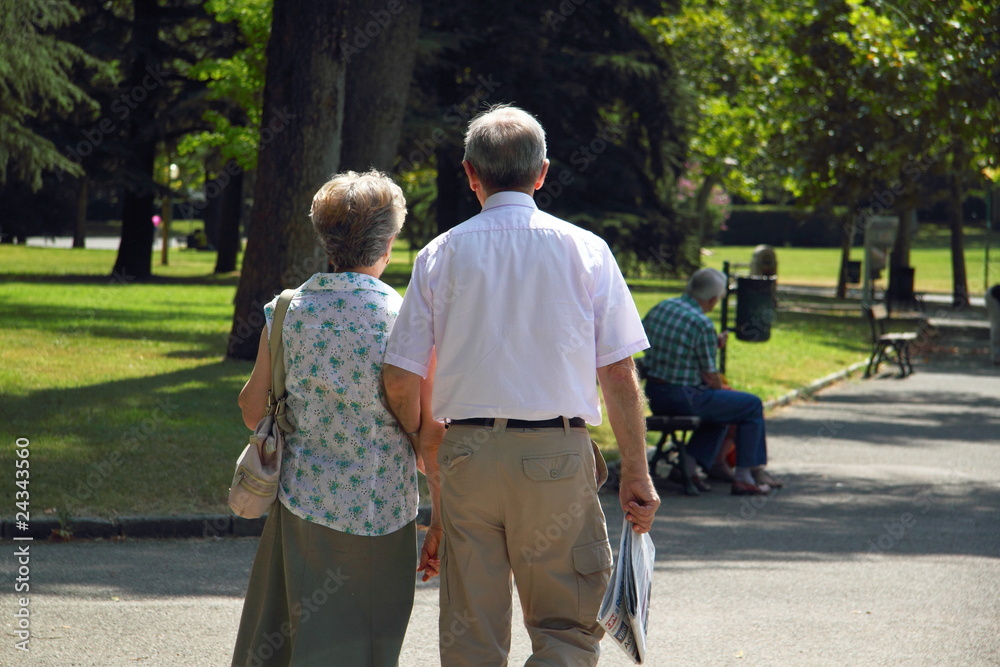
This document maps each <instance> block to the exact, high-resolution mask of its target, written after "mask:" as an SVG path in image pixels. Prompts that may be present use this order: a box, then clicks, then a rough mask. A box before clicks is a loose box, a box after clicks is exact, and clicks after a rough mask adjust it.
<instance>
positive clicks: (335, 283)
mask: <svg viewBox="0 0 1000 667" xmlns="http://www.w3.org/2000/svg"><path fill="white" fill-rule="evenodd" d="M300 289H303V290H308V291H321V290H330V291H332V290H340V291H343V290H356V289H370V290H375V291H376V292H382V293H383V294H388V293H389V292H390V291H395V290H393V289H392V287H390V286H389V285H386V284H385V283H384V282H382V281H381V280H379V279H377V278H373V277H371V276H369V275H367V274H364V273H353V272H351V271H347V272H344V273H316V274H313V276H312V277H311V278H309V280H307V281H306V282H305V283H303V285H302V287H301V288H300Z"/></svg>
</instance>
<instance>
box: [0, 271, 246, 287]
mask: <svg viewBox="0 0 1000 667" xmlns="http://www.w3.org/2000/svg"><path fill="white" fill-rule="evenodd" d="M3 276H4V280H6V281H9V282H26V283H36V284H41V285H44V284H51V285H101V286H104V287H108V286H111V287H114V286H123V287H124V286H127V285H128V284H130V283H131V282H133V281H130V280H128V279H122V278H115V277H112V276H110V275H107V274H86V273H76V274H74V273H67V274H63V275H55V274H50V273H5V274H3ZM239 280H240V276H239V274H238V273H224V274H218V275H216V274H206V275H202V276H159V275H154V276H152V277H151V278H148V279H146V280H142V281H137V282H138V284H142V285H207V286H213V285H231V286H233V287H235V286H236V285H237V284H238V283H239Z"/></svg>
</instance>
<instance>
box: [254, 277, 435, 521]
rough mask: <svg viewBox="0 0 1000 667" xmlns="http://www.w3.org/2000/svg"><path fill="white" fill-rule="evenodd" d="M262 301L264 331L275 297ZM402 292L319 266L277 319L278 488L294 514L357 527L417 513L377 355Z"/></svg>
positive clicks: (410, 457) (410, 459) (410, 471)
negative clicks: (283, 411) (283, 427)
mask: <svg viewBox="0 0 1000 667" xmlns="http://www.w3.org/2000/svg"><path fill="white" fill-rule="evenodd" d="M276 301H277V300H275V301H272V302H271V303H269V304H267V305H266V306H265V307H264V314H265V316H266V318H267V327H268V335H269V336H270V330H271V323H272V317H273V314H274V306H275V303H276ZM401 302H402V298H401V297H400V296H399V294H398V293H397V292H396V290H394V289H393V288H392V287H390V286H389V285H386V284H385V283H383V282H382V281H380V280H377V279H375V278H372V277H371V276H367V275H364V274H361V273H350V272H348V273H317V274H316V275H314V276H313V277H312V278H310V279H309V280H307V281H306V282H305V283H304V284H303V285H302V286H301V287H299V288H298V290H297V291H296V293H295V296H294V297H293V298H292V301H291V303H290V304H289V306H288V313H287V314H286V315H285V321H284V323H283V325H282V328H281V330H282V339H283V347H284V357H285V387H286V389H287V390H288V398H287V402H286V405H287V408H288V411H289V412H290V413H291V416H292V419H293V421H294V422H295V426H296V431H295V433H292V434H290V435H288V436H287V437H286V440H285V452H284V456H283V458H282V462H281V485H280V488H279V491H278V498H279V500H281V502H282V504H283V505H285V507H287V508H288V509H289V511H291V512H292V513H293V514H295V515H297V516H299V517H301V518H303V519H305V520H306V521H313V522H315V523H318V524H322V525H324V526H327V527H329V528H333V529H334V530H339V531H341V532H344V533H351V534H355V535H384V534H387V533H392V532H394V531H396V530H399V529H400V528H402V527H403V526H405V525H406V524H407V523H409V522H410V521H412V520H413V519H414V517H416V515H417V505H418V491H417V469H416V457H415V455H414V453H413V447H412V446H411V445H410V441H409V439H407V437H406V436H405V435H404V434H403V432H402V431H401V430H400V428H399V425H398V423H397V422H396V419H395V418H394V417H393V416H392V413H390V412H389V410H388V408H387V407H386V405H385V401H384V397H383V391H382V358H383V355H384V354H385V347H386V344H387V342H388V340H389V332H390V331H391V330H392V327H393V322H394V321H395V319H396V315H397V313H398V312H399V306H400V303H401Z"/></svg>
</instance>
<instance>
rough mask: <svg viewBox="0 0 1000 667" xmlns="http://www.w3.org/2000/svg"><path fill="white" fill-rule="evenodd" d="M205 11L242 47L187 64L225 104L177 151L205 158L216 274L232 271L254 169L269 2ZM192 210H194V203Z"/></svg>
mask: <svg viewBox="0 0 1000 667" xmlns="http://www.w3.org/2000/svg"><path fill="white" fill-rule="evenodd" d="M206 9H208V11H210V12H212V13H213V14H214V15H215V18H216V20H217V21H220V22H222V23H228V22H234V23H235V24H236V25H237V27H238V30H239V34H240V35H241V37H242V43H243V48H241V49H239V50H238V51H237V52H236V53H234V54H233V55H232V56H231V57H227V58H208V59H206V60H203V61H202V62H200V63H198V64H196V65H195V66H194V67H192V68H191V70H190V72H189V75H190V76H191V77H192V78H194V79H196V80H199V81H204V82H206V85H207V87H208V98H209V99H210V100H214V101H218V102H223V103H224V104H223V105H222V106H221V107H220V108H209V109H206V111H205V113H204V116H203V117H204V120H205V121H206V122H207V123H208V124H209V125H210V129H207V130H205V131H203V132H199V133H195V134H191V135H188V136H187V137H185V138H184V139H183V141H182V142H181V146H180V152H181V153H182V154H188V153H199V154H201V155H202V156H203V159H204V161H205V167H206V168H205V171H206V179H205V180H206V183H205V197H206V200H205V204H206V207H205V215H206V217H208V216H209V215H211V210H210V209H213V208H214V210H216V211H217V217H218V225H217V229H216V230H215V234H214V235H213V238H212V239H211V240H212V242H213V243H214V244H215V248H216V251H217V254H216V263H215V273H228V272H230V271H235V270H236V268H237V257H238V255H239V251H240V243H241V241H240V238H241V237H240V226H241V216H242V211H243V189H244V182H245V180H246V179H245V178H244V175H245V174H246V172H248V171H250V172H252V171H253V170H255V169H256V167H257V145H258V143H259V141H260V129H261V118H262V114H263V108H262V107H263V94H264V77H265V70H266V66H267V58H266V54H265V49H266V48H267V42H268V35H269V34H270V30H271V0H241V1H240V2H232V1H229V0H213V1H211V2H208V3H206ZM190 208H191V209H192V213H193V212H195V209H196V207H194V206H191V207H190ZM197 210H198V211H200V210H201V207H197Z"/></svg>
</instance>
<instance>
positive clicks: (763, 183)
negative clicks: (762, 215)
mask: <svg viewBox="0 0 1000 667" xmlns="http://www.w3.org/2000/svg"><path fill="white" fill-rule="evenodd" d="M998 20H1000V9H998V7H997V5H996V3H992V2H985V1H983V2H973V1H971V0H945V1H942V2H937V1H934V2H931V1H930V0H926V1H923V2H913V3H904V4H899V3H892V2H883V1H881V0H872V1H862V0H839V1H837V2H819V1H815V0H814V1H810V2H804V3H794V4H792V5H780V6H779V5H768V4H763V5H762V4H760V3H748V2H745V1H743V0H728V1H723V2H715V1H714V0H691V1H690V2H685V3H684V10H683V11H682V12H679V13H677V14H676V15H670V16H667V17H664V18H661V19H657V20H655V21H654V25H656V26H657V27H658V28H659V29H660V30H661V32H662V34H663V37H664V39H665V40H666V41H667V43H668V44H670V45H672V46H674V47H675V53H676V55H677V58H678V62H679V68H680V70H681V72H682V74H683V76H684V80H685V83H686V86H687V88H686V90H687V94H688V99H689V100H691V101H692V103H693V104H692V109H693V113H694V116H695V117H694V119H693V120H692V124H693V125H694V127H696V131H695V133H694V136H693V138H692V141H691V147H692V152H693V154H694V156H696V159H697V160H698V161H703V162H704V167H705V169H706V172H707V173H714V174H717V175H718V176H719V177H720V178H721V179H722V180H723V183H724V185H725V186H726V188H727V189H728V190H729V191H730V192H733V193H737V194H740V195H742V196H745V197H747V198H748V199H753V200H758V199H760V198H761V197H768V198H771V199H781V193H782V192H783V191H784V192H787V193H788V194H789V195H792V196H795V197H796V198H797V199H798V201H799V203H805V204H828V203H847V204H849V205H852V206H853V205H854V203H855V202H856V201H859V200H860V201H864V199H865V198H866V196H867V195H870V194H871V192H872V190H873V189H874V188H876V187H880V185H882V184H884V183H890V182H892V181H894V180H897V179H903V178H904V177H912V173H907V172H908V170H911V169H913V168H914V167H913V165H914V161H915V160H916V159H917V158H919V157H922V156H936V155H941V154H942V152H944V151H946V150H947V151H954V150H955V149H956V148H960V149H961V150H962V151H963V152H964V153H963V154H964V155H965V156H966V162H965V163H962V161H961V160H960V161H959V163H957V164H955V165H954V166H955V168H957V169H959V170H962V169H965V168H967V167H969V166H974V167H975V168H976V169H977V170H978V169H983V168H984V167H995V166H996V164H997V160H998V157H997V156H998V154H1000V150H998V142H1000V131H998V129H1000V128H998V123H1000V101H998V100H1000V90H998V83H997V82H998V80H1000V76H998V74H1000V64H998V62H1000V60H998V58H1000V43H998V35H997V31H996V28H995V26H996V25H997V24H998ZM937 162H938V164H935V165H933V166H934V168H935V170H938V171H943V170H944V169H945V168H948V167H950V166H951V165H948V164H947V162H946V161H937ZM921 168H926V167H923V166H922V163H921ZM904 196H908V197H910V198H911V199H912V197H913V196H915V194H914V193H912V192H909V193H906V195H904Z"/></svg>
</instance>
